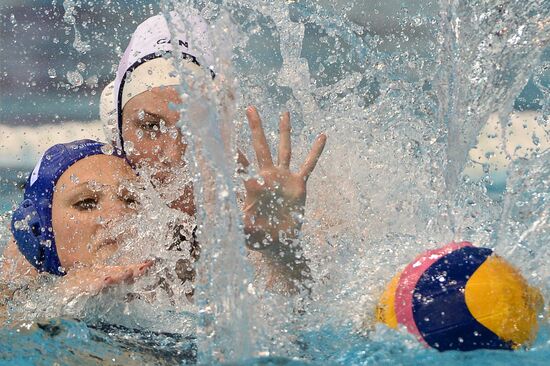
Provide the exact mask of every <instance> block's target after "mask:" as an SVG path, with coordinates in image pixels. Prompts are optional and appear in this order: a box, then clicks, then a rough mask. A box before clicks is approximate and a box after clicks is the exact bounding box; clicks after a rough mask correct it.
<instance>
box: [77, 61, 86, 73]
mask: <svg viewBox="0 0 550 366" xmlns="http://www.w3.org/2000/svg"><path fill="white" fill-rule="evenodd" d="M76 68H77V70H78V71H81V72H83V71H84V70H86V64H85V63H84V62H79V63H78V64H77V65H76Z"/></svg>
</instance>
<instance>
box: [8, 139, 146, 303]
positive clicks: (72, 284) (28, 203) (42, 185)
mask: <svg viewBox="0 0 550 366" xmlns="http://www.w3.org/2000/svg"><path fill="white" fill-rule="evenodd" d="M104 146H105V145H104V144H102V143H99V142H96V141H92V140H80V141H75V142H71V143H66V144H58V145H54V146H52V147H51V148H49V149H48V150H47V151H46V152H45V153H44V155H43V156H42V158H41V159H40V161H39V162H38V164H37V165H36V167H35V168H34V170H33V171H32V173H31V174H30V176H29V178H28V180H27V182H26V185H25V192H24V200H23V202H22V203H21V204H20V205H19V206H18V207H17V209H16V210H15V211H14V213H13V217H12V222H11V230H12V234H13V238H14V242H12V243H10V246H9V247H8V248H7V251H10V250H11V251H13V249H14V248H16V249H17V250H18V251H19V252H20V253H21V254H22V255H23V256H24V258H25V259H26V260H27V262H28V263H30V264H31V265H32V268H34V273H35V274H36V272H38V273H50V274H53V275H57V276H63V278H62V280H61V281H60V282H59V284H58V289H59V290H61V295H63V296H64V297H65V298H66V299H69V298H70V297H72V296H75V295H78V294H81V293H88V294H96V293H98V292H99V291H101V289H103V288H105V287H107V286H110V285H113V284H117V283H121V282H124V281H127V280H130V279H133V278H135V277H139V276H141V275H142V274H144V273H145V271H146V270H147V269H148V268H149V267H150V266H151V265H152V262H151V261H143V262H141V263H136V264H130V265H107V260H108V259H109V258H110V257H111V256H112V255H113V254H114V253H115V252H116V251H117V249H118V240H117V238H113V237H112V236H111V235H110V234H109V233H108V230H109V226H110V225H111V224H112V222H114V221H116V220H120V219H121V218H123V217H126V216H127V215H128V214H131V213H132V212H133V211H134V210H135V205H136V201H135V197H134V195H133V194H132V193H130V191H129V190H128V189H125V188H124V184H126V183H131V182H134V181H135V180H136V175H135V173H134V172H133V170H132V168H131V167H130V165H129V164H128V163H127V161H126V160H125V157H124V155H123V154H122V153H121V152H117V151H116V150H115V151H114V153H113V154H112V155H108V154H105V153H104V150H105V149H104ZM8 257H11V258H12V259H15V258H17V256H16V255H14V254H13V252H12V253H11V255H8ZM10 265H11V266H10ZM14 265H17V264H16V263H13V262H12V263H10V261H7V262H6V263H4V268H3V270H2V272H3V274H4V275H6V274H9V273H10V272H12V271H14V270H16V269H15V268H13V267H14ZM10 267H11V268H10ZM31 275H32V274H31Z"/></svg>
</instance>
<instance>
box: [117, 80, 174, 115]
mask: <svg viewBox="0 0 550 366" xmlns="http://www.w3.org/2000/svg"><path fill="white" fill-rule="evenodd" d="M180 102H181V98H180V96H179V93H178V92H177V90H176V88H175V87H172V86H161V87H156V88H153V89H151V90H148V91H145V92H143V93H141V94H139V95H136V96H135V97H133V98H132V99H130V100H129V101H128V103H126V105H125V106H124V109H123V110H122V111H123V113H132V114H134V113H138V112H139V111H140V110H145V111H149V112H154V113H157V112H161V111H167V110H168V104H169V103H176V104H177V103H180Z"/></svg>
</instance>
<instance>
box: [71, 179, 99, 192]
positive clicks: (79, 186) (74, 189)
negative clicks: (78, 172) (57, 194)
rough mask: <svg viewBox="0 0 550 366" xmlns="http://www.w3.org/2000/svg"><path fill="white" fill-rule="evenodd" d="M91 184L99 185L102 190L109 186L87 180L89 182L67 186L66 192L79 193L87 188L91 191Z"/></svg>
mask: <svg viewBox="0 0 550 366" xmlns="http://www.w3.org/2000/svg"><path fill="white" fill-rule="evenodd" d="M91 183H94V184H97V185H99V186H100V187H101V188H103V187H105V186H108V185H107V184H101V183H98V182H95V181H90V180H87V181H84V182H79V183H77V184H74V185H65V188H64V190H65V191H66V192H69V193H70V192H71V191H77V190H79V189H81V188H82V187H86V188H87V189H90V184H91Z"/></svg>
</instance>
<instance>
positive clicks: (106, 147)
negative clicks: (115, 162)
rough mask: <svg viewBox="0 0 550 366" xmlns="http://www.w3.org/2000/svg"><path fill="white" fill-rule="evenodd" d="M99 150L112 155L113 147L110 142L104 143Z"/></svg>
mask: <svg viewBox="0 0 550 366" xmlns="http://www.w3.org/2000/svg"><path fill="white" fill-rule="evenodd" d="M101 152H102V153H103V154H105V155H113V153H114V152H115V149H114V147H113V146H112V145H111V144H105V145H103V146H101Z"/></svg>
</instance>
